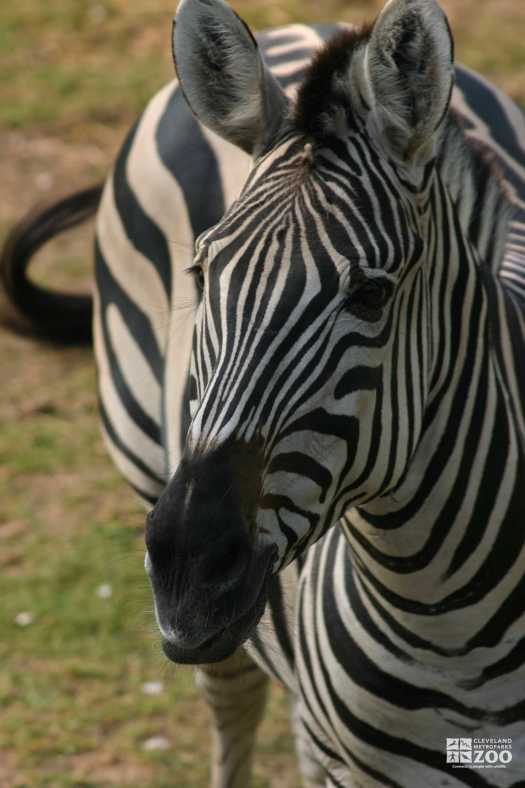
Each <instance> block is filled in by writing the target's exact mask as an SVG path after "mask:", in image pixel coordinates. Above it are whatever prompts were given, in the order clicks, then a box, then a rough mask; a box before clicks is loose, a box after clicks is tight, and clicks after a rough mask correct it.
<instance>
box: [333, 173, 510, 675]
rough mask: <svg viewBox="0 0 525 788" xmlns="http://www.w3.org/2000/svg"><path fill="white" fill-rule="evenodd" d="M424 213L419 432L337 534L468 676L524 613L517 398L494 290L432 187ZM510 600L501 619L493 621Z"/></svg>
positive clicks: (371, 586)
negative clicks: (429, 246)
mask: <svg viewBox="0 0 525 788" xmlns="http://www.w3.org/2000/svg"><path fill="white" fill-rule="evenodd" d="M431 203H432V205H433V208H432V210H433V211H434V220H435V221H434V225H436V223H437V225H438V226H439V227H441V228H446V231H444V232H443V233H442V234H441V237H440V239H439V240H437V239H434V242H433V244H434V256H433V260H432V263H431V265H432V270H431V271H430V272H429V291H430V294H431V295H430V301H431V309H430V310H429V312H428V320H429V322H430V323H431V325H430V327H429V334H430V335H431V343H432V351H433V352H432V361H433V364H432V373H431V375H430V376H429V380H430V385H429V391H428V396H427V401H426V403H425V407H424V413H423V419H422V429H421V434H420V437H419V440H418V441H417V446H416V449H415V451H414V453H413V455H412V457H411V459H410V461H409V464H408V467H407V470H406V473H405V474H404V476H403V478H402V480H401V482H400V483H399V484H398V485H397V486H396V488H395V489H394V490H391V491H390V492H389V493H388V494H386V495H383V496H381V497H380V498H378V499H376V500H375V501H373V502H371V503H369V504H366V507H365V509H361V508H360V509H359V510H356V509H354V510H351V511H350V512H349V513H348V515H347V516H345V518H344V522H343V529H344V531H345V534H346V536H347V539H348V541H349V543H350V545H351V549H352V559H353V562H354V564H355V567H356V575H357V576H358V577H359V578H360V583H362V586H363V588H364V589H366V591H365V592H364V593H366V594H369V595H371V596H373V597H374V598H375V600H376V602H375V603H374V604H378V605H380V606H381V607H384V609H385V610H386V609H388V610H389V611H390V612H391V613H392V611H394V612H393V615H394V616H395V618H396V620H397V621H398V622H400V621H401V622H402V624H400V626H402V627H407V628H408V629H409V630H410V631H411V633H412V635H413V636H414V639H415V640H414V642H415V641H416V640H417V641H418V642H421V644H425V643H427V644H429V645H428V649H429V651H430V652H431V654H432V655H434V656H435V654H438V655H439V654H441V655H444V656H446V657H447V658H448V657H450V656H452V655H454V656H455V657H457V659H458V663H459V667H458V670H459V671H460V672H461V671H462V670H466V671H467V673H468V672H469V671H470V672H472V670H474V671H475V670H477V669H478V668H479V669H482V668H483V665H484V663H483V658H482V656H480V660H481V661H479V662H476V661H475V660H473V659H471V660H470V662H468V661H467V662H464V658H466V655H470V657H472V654H471V652H472V651H473V649H475V648H476V647H477V646H483V647H484V646H488V645H489V644H490V643H491V642H492V641H493V639H494V638H495V637H496V635H498V636H499V635H501V634H502V631H505V627H508V626H510V625H511V624H512V622H513V620H514V618H515V617H516V618H519V616H520V615H525V571H524V569H523V567H525V531H524V529H523V528H522V527H520V524H522V523H523V522H525V497H524V495H523V491H522V489H521V487H520V480H522V479H523V478H525V475H524V474H525V458H524V445H525V442H524V440H523V432H522V431H521V429H520V423H522V417H523V412H522V411H523V406H522V405H521V403H520V402H518V400H519V399H520V396H521V397H522V396H523V392H522V393H521V395H520V393H519V388H520V385H519V384H520V381H519V380H517V379H516V370H515V369H514V368H513V364H512V360H510V363H509V359H511V356H512V353H511V352H510V351H508V350H507V354H506V359H505V354H504V353H503V351H502V349H501V347H499V344H500V337H499V333H498V331H497V330H496V327H497V325H498V324H499V323H500V322H501V317H502V315H501V312H500V311H498V310H499V309H500V307H501V308H502V309H506V308H507V307H508V305H506V304H505V301H504V296H503V294H502V289H501V285H499V284H498V282H496V281H495V280H494V279H493V277H492V275H491V274H490V272H487V271H486V270H483V267H482V266H480V265H479V260H478V257H477V254H476V249H475V248H473V246H472V244H471V243H470V240H469V239H468V238H465V237H464V236H463V235H462V233H461V225H460V222H459V219H458V215H457V210H456V206H455V203H454V200H453V198H451V197H450V195H449V193H448V190H447V188H446V186H444V185H443V183H442V181H441V179H440V178H439V177H437V178H436V179H435V183H434V184H433V186H432V200H431ZM501 304H503V306H501ZM505 360H506V361H507V364H506V365H505V364H504V361H505ZM521 385H522V386H523V383H522V384H521ZM513 392H514V393H513ZM522 401H523V400H522ZM499 584H501V585H499ZM511 592H515V594H516V598H515V604H514V608H513V610H512V611H511V612H510V611H508V614H507V616H506V617H505V616H499V617H498V613H499V608H500V606H501V604H502V600H503V599H505V598H506V597H507V596H508V595H509V594H510V593H511ZM509 637H510V638H511V639H512V637H513V635H512V634H511V635H509ZM509 642H511V640H509V641H507V643H509ZM425 648H426V646H425ZM416 650H417V649H416ZM434 656H432V657H431V661H432V660H433V659H434ZM440 658H441V657H440ZM476 659H477V657H476ZM492 659H494V654H492ZM438 661H439V660H438Z"/></svg>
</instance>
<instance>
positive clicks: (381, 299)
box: [346, 276, 393, 322]
mask: <svg viewBox="0 0 525 788" xmlns="http://www.w3.org/2000/svg"><path fill="white" fill-rule="evenodd" d="M392 291H393V286H392V283H391V282H389V281H388V279H383V278H379V277H378V278H375V279H368V278H366V277H365V276H363V277H362V278H361V279H359V280H358V281H357V282H355V284H354V286H353V287H352V288H351V290H350V293H349V295H348V298H347V300H346V308H347V310H348V311H349V312H351V313H352V314H354V315H356V317H359V318H361V319H363V320H368V321H370V322H374V321H377V320H380V319H381V315H382V309H383V307H384V306H386V304H387V303H388V301H389V299H390V296H391V295H392Z"/></svg>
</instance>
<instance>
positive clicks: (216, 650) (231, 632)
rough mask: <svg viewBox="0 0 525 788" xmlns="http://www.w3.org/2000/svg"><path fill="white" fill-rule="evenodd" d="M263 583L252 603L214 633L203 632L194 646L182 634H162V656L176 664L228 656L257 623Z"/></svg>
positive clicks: (263, 595) (263, 596)
mask: <svg viewBox="0 0 525 788" xmlns="http://www.w3.org/2000/svg"><path fill="white" fill-rule="evenodd" d="M267 585H268V583H267V582H265V583H264V584H263V587H262V588H261V592H260V593H259V596H258V598H257V600H256V602H255V604H254V605H253V607H251V608H250V609H249V610H248V611H247V612H246V613H244V614H243V615H241V616H240V617H239V618H237V619H235V620H234V621H232V622H231V623H230V624H229V625H228V626H225V627H222V628H221V629H219V631H218V632H215V634H213V635H211V636H208V635H207V633H206V632H204V633H203V637H204V640H203V641H202V642H201V643H200V644H199V645H198V646H188V645H184V643H185V640H184V638H174V637H173V636H170V638H169V639H168V638H164V637H163V639H162V650H163V652H164V654H165V656H166V657H168V659H169V660H171V662H175V663H176V664H178V665H205V664H210V663H212V662H220V661H221V660H223V659H226V658H227V657H230V656H231V655H232V654H233V653H234V652H235V651H236V650H237V649H238V648H239V646H242V644H243V643H244V642H245V641H246V640H248V638H249V637H250V636H251V635H252V634H253V632H254V630H255V628H256V627H257V624H258V623H259V621H260V619H261V617H262V615H263V613H264V609H265V607H266V602H267V598H268V594H267Z"/></svg>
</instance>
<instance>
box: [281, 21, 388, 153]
mask: <svg viewBox="0 0 525 788" xmlns="http://www.w3.org/2000/svg"><path fill="white" fill-rule="evenodd" d="M372 28H373V24H368V25H363V26H362V27H357V28H348V29H343V30H340V31H339V32H338V33H335V35H333V36H332V37H331V38H330V39H329V40H328V41H327V42H326V44H325V45H324V46H323V47H322V48H321V49H319V50H318V51H317V52H316V53H315V55H314V56H313V58H312V60H311V62H310V64H309V66H308V68H307V70H306V73H305V76H304V79H303V81H302V83H301V85H300V86H299V90H298V93H297V98H296V101H295V106H294V115H293V122H294V126H295V128H296V129H297V130H298V131H300V132H302V133H303V134H306V135H308V136H311V137H314V138H316V139H320V138H323V137H324V136H326V135H327V134H328V135H329V134H330V131H331V129H333V126H334V122H333V121H334V116H335V115H336V114H337V112H338V111H339V112H341V111H344V112H345V124H346V127H347V128H348V129H352V128H357V124H356V122H355V116H354V115H353V112H352V105H351V102H350V101H349V90H348V86H347V84H346V80H347V77H348V74H349V73H350V65H351V62H352V58H353V55H354V53H355V51H356V50H357V49H358V48H359V47H360V46H361V45H362V44H364V43H365V42H366V41H367V40H368V38H369V36H370V32H371V30H372Z"/></svg>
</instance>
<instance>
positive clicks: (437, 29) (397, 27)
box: [354, 0, 454, 163]
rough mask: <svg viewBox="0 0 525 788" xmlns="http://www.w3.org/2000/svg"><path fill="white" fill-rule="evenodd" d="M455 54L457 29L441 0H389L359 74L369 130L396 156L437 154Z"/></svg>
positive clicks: (410, 158) (413, 158) (410, 159)
mask: <svg viewBox="0 0 525 788" xmlns="http://www.w3.org/2000/svg"><path fill="white" fill-rule="evenodd" d="M453 58H454V44H453V40H452V34H451V32H450V28H449V25H448V22H447V19H446V17H445V14H444V13H443V11H442V10H441V8H440V7H439V5H438V3H437V2H436V1H435V0H389V2H388V3H387V4H386V5H385V7H384V9H383V11H382V12H381V14H380V15H379V17H378V18H377V20H376V22H375V24H374V26H373V28H372V31H371V33H370V38H369V40H368V43H367V45H366V47H365V48H364V49H363V50H362V53H361V58H360V63H359V66H358V67H357V69H356V71H355V72H354V74H355V75H356V79H357V82H358V85H357V87H358V90H359V93H360V95H361V97H362V98H364V100H365V102H366V104H367V105H368V108H369V109H370V112H369V113H368V117H367V125H368V129H369V132H370V133H371V135H372V136H373V137H374V138H376V139H377V140H378V141H379V143H380V145H381V146H382V147H383V148H384V149H386V152H387V154H388V155H390V156H392V157H393V158H394V159H397V160H400V161H403V162H405V163H417V162H422V161H425V160H426V159H428V158H429V157H430V156H431V155H432V149H433V145H432V142H433V136H434V132H435V131H436V129H437V128H438V126H439V125H440V123H441V122H442V120H443V119H444V117H445V115H446V112H447V109H448V105H449V101H450V96H451V93H452V87H453V81H454V66H453ZM354 87H356V86H354Z"/></svg>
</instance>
